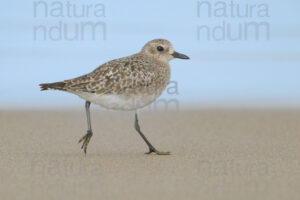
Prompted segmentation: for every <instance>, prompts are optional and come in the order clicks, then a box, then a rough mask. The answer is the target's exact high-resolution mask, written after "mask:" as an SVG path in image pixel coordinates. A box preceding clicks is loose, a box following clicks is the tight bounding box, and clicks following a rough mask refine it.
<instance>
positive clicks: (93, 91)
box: [39, 39, 190, 155]
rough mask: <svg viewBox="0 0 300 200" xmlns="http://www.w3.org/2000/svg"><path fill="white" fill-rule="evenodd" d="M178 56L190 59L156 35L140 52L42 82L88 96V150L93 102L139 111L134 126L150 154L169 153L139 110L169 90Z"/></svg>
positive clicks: (43, 87)
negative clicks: (147, 130) (143, 124)
mask: <svg viewBox="0 0 300 200" xmlns="http://www.w3.org/2000/svg"><path fill="white" fill-rule="evenodd" d="M174 58H179V59H190V58H189V57H188V56H186V55H184V54H181V53H178V52H177V51H175V50H174V48H173V45H172V44H171V42H169V41H168V40H166V39H154V40H151V41H149V42H147V43H146V44H145V45H144V46H143V48H142V49H141V51H140V52H138V53H136V54H133V55H131V56H127V57H123V58H119V59H114V60H111V61H108V62H106V63H104V64H102V65H100V66H99V67H98V68H96V69H95V70H93V71H92V72H90V73H87V74H85V75H82V76H79V77H77V78H73V79H67V80H64V81H59V82H53V83H41V84H39V86H40V89H41V91H44V90H59V91H64V92H69V93H72V94H75V95H77V96H79V97H80V98H82V99H84V100H85V112H86V118H87V133H86V134H85V135H84V136H83V137H82V138H81V139H80V140H79V143H81V142H82V146H81V149H83V151H84V153H85V154H86V153H87V148H88V144H89V142H90V140H91V138H92V136H93V131H92V126H91V117H90V105H91V103H93V104H97V105H100V106H102V107H104V108H107V109H113V110H123V111H135V115H134V127H135V130H136V131H137V132H138V133H139V135H140V136H141V137H142V139H143V140H144V142H145V143H146V144H147V146H148V148H149V151H148V152H146V154H151V153H155V154H157V155H169V154H170V152H163V151H158V150H157V149H156V148H155V147H154V146H153V145H152V144H151V143H150V142H149V140H148V139H147V138H146V136H145V135H144V134H143V132H142V131H141V128H140V125H139V119H138V111H139V110H140V109H141V108H143V107H145V106H147V105H149V104H151V103H152V102H154V101H155V100H156V99H157V98H158V97H159V96H160V95H161V94H162V92H163V91H164V90H165V88H166V87H167V85H168V83H169V81H170V74H171V68H170V65H169V61H170V60H172V59H174Z"/></svg>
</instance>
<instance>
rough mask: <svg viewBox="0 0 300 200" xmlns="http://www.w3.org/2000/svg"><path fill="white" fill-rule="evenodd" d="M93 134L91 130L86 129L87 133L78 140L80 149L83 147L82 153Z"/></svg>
mask: <svg viewBox="0 0 300 200" xmlns="http://www.w3.org/2000/svg"><path fill="white" fill-rule="evenodd" d="M92 136H93V132H92V131H90V130H88V131H87V134H85V135H84V136H83V137H82V138H81V139H80V140H79V141H78V143H80V142H82V141H83V143H82V146H81V149H83V151H84V153H85V154H86V150H87V147H88V145H89V142H90V140H91V137H92Z"/></svg>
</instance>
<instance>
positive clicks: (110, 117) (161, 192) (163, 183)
mask: <svg viewBox="0 0 300 200" xmlns="http://www.w3.org/2000/svg"><path fill="white" fill-rule="evenodd" d="M140 125H141V128H142V130H143V131H144V133H145V135H146V136H147V137H148V139H149V140H150V141H151V142H152V144H153V145H154V146H155V147H156V148H157V149H158V150H161V151H171V153H172V155H170V156H157V155H145V154H144V152H145V151H147V148H146V145H145V144H144V142H143V141H142V139H141V138H140V136H139V135H138V134H137V133H136V132H135V130H134V128H133V113H125V112H107V111H101V110H92V126H93V131H94V136H93V138H92V140H91V142H90V145H89V148H88V154H87V155H86V156H85V155H84V154H83V152H82V151H81V149H80V144H78V143H77V142H78V140H79V139H80V137H81V136H82V135H83V134H85V132H86V119H85V113H84V110H80V111H70V110H68V111H63V110H61V111H50V110H39V111H0V137H1V139H0V194H1V199H10V200H13V199H22V200H23V199H30V200H35V199H56V200H57V199H72V200H76V199H80V200H83V199H86V200H91V199H230V200H232V199H251V200H253V199H289V200H292V199H299V194H300V192H299V188H300V110H298V111H292V110H199V111H186V112H168V113H165V112H157V113H154V112H142V113H141V115H140Z"/></svg>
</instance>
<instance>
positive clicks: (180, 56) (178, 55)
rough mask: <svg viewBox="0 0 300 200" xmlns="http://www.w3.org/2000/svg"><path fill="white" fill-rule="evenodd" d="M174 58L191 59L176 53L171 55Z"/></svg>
mask: <svg viewBox="0 0 300 200" xmlns="http://www.w3.org/2000/svg"><path fill="white" fill-rule="evenodd" d="M171 55H172V56H173V57H174V58H180V59H190V58H189V57H188V56H186V55H184V54H181V53H178V52H176V51H174V53H172V54H171Z"/></svg>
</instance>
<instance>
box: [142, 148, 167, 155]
mask: <svg viewBox="0 0 300 200" xmlns="http://www.w3.org/2000/svg"><path fill="white" fill-rule="evenodd" d="M151 153H155V154H156V155H170V154H171V153H170V152H163V151H157V150H156V149H152V148H149V151H148V152H146V153H145V154H151Z"/></svg>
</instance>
